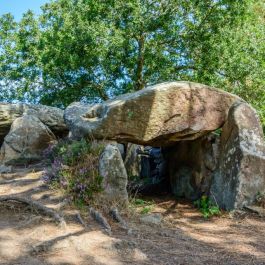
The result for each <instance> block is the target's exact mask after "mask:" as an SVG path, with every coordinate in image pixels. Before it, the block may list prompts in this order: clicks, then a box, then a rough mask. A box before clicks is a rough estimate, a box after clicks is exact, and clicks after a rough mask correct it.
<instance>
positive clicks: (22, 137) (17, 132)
mask: <svg viewBox="0 0 265 265" xmlns="http://www.w3.org/2000/svg"><path fill="white" fill-rule="evenodd" d="M55 142H56V138H55V136H54V134H53V133H52V131H51V130H50V129H49V128H48V127H47V126H46V125H45V124H43V123H42V122H41V120H40V119H38V118H37V117H35V116H33V115H23V116H22V117H20V118H17V119H15V120H14V121H13V123H12V126H11V129H10V131H9V133H8V134H7V135H6V137H5V139H4V143H3V145H2V147H1V150H0V164H1V163H2V164H24V163H29V162H33V161H37V160H40V159H41V158H42V152H43V150H45V149H46V148H47V147H48V146H49V145H50V144H54V143H55Z"/></svg>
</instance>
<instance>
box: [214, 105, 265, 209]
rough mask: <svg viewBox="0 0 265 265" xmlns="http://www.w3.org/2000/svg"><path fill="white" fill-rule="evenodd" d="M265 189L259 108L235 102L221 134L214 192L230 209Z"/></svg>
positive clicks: (262, 136) (216, 198) (220, 204)
mask: <svg viewBox="0 0 265 265" xmlns="http://www.w3.org/2000/svg"><path fill="white" fill-rule="evenodd" d="M264 192H265V144H264V135H263V131H262V127H261V124H260V121H259V117H258V115H257V113H256V111H255V110H254V109H253V108H252V107H251V106H249V105H248V104H246V103H240V102H239V103H235V104H234V105H233V106H232V107H231V109H230V111H229V115H228V120H227V121H226V123H225V125H224V127H223V130H222V135H221V143H220V157H219V165H218V170H217V171H216V172H215V174H214V177H213V183H212V186H211V196H212V198H213V200H215V201H217V203H218V204H219V206H220V207H222V208H225V209H227V210H230V209H234V208H242V207H243V206H245V205H248V204H251V203H252V202H253V201H254V200H255V198H256V196H257V194H258V193H261V194H262V193H264Z"/></svg>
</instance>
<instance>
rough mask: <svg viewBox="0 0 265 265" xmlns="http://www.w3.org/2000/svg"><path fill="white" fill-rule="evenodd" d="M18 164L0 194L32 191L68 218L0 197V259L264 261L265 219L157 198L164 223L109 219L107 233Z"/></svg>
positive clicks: (29, 264)
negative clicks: (121, 223) (125, 226)
mask: <svg viewBox="0 0 265 265" xmlns="http://www.w3.org/2000/svg"><path fill="white" fill-rule="evenodd" d="M31 171H32V170H25V169H17V172H16V173H13V174H6V175H1V176H0V195H8V194H14V195H20V196H26V197H31V198H32V199H34V200H37V201H40V202H42V203H43V204H45V205H46V206H48V207H53V208H54V209H57V210H60V209H61V210H62V211H63V213H64V215H65V219H66V221H67V227H66V228H60V227H58V226H57V225H55V224H54V222H53V221H52V220H50V219H48V218H46V217H42V216H40V215H38V214H37V213H35V212H34V211H32V210H30V209H27V208H26V207H24V206H21V205H19V204H14V203H1V204H0V264H1V265H3V264H5V265H22V264H23V265H33V264H36V265H37V264H38V265H44V264H46V265H53V264H54V265H66V264H68V265H70V264H71V265H72V264H75V265H79V264H80V265H81V264H84V265H93V264H97V265H102V264H106V265H107V264H108V265H109V264H110V265H111V264H115V265H121V264H215V265H216V264H238V265H239V264H248V265H249V264H258V265H262V264H265V219H262V218H259V217H256V216H253V215H249V214H242V215H241V216H240V217H237V218H230V217H229V216H226V217H222V218H216V219H212V220H209V221H207V220H204V219H203V218H201V216H200V214H199V213H198V212H197V211H196V210H195V209H194V208H193V207H192V206H190V205H189V204H187V203H177V202H175V201H174V200H172V199H167V198H164V199H163V200H159V199H158V200H157V204H156V207H155V208H154V210H153V211H154V212H160V213H161V214H162V215H163V217H164V223H163V225H162V226H150V225H145V224H142V223H140V222H138V221H137V219H134V220H133V221H132V220H131V221H130V226H131V227H132V228H133V233H131V234H129V235H128V234H127V232H126V231H123V230H121V229H120V228H119V227H118V226H117V225H116V224H114V223H111V225H112V229H113V234H112V236H109V235H106V234H105V233H103V232H102V230H101V228H100V227H99V226H98V225H97V224H96V223H95V222H94V221H93V220H92V219H90V218H86V222H87V224H88V228H87V229H84V228H83V227H82V226H81V225H80V224H79V223H78V221H77V219H76V217H75V211H74V210H72V209H69V208H67V207H64V208H62V206H63V203H62V202H63V198H62V197H61V196H60V195H59V194H57V193H55V192H54V191H51V190H49V189H48V188H47V187H46V186H45V185H44V184H43V182H42V181H41V180H40V176H41V171H37V172H35V173H34V172H31Z"/></svg>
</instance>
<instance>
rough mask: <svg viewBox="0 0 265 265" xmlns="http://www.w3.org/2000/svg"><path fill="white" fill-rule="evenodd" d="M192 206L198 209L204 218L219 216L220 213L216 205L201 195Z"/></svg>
mask: <svg viewBox="0 0 265 265" xmlns="http://www.w3.org/2000/svg"><path fill="white" fill-rule="evenodd" d="M194 205H195V206H196V207H198V208H199V210H200V211H201V213H202V215H203V217H204V218H210V217H212V216H215V215H220V214H221V211H220V208H219V207H218V205H216V203H214V202H213V201H212V200H211V199H210V198H209V197H207V196H205V195H203V196H202V197H201V198H200V199H198V200H196V201H195V202H194Z"/></svg>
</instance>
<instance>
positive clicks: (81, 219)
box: [75, 211, 87, 228]
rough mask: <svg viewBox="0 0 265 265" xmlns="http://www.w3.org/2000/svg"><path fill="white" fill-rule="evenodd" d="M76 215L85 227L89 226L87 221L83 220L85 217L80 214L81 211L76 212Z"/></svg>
mask: <svg viewBox="0 0 265 265" xmlns="http://www.w3.org/2000/svg"><path fill="white" fill-rule="evenodd" d="M75 216H76V219H77V221H78V222H79V223H80V224H81V225H83V226H84V228H87V225H86V223H85V221H84V220H83V218H82V217H81V215H80V213H79V212H78V211H77V212H76V214H75Z"/></svg>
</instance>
